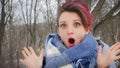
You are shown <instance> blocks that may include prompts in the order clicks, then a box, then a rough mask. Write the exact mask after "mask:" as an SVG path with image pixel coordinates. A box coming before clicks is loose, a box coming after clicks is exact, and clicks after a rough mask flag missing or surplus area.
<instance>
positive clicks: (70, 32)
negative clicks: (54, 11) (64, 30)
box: [68, 27, 73, 35]
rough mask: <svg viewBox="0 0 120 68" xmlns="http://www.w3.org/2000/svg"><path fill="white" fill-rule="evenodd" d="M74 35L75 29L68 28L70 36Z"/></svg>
mask: <svg viewBox="0 0 120 68" xmlns="http://www.w3.org/2000/svg"><path fill="white" fill-rule="evenodd" d="M72 34H73V29H72V27H69V28H68V35H72Z"/></svg>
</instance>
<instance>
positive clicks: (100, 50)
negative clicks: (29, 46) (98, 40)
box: [98, 45, 102, 55]
mask: <svg viewBox="0 0 120 68" xmlns="http://www.w3.org/2000/svg"><path fill="white" fill-rule="evenodd" d="M101 53H102V47H101V45H99V46H98V55H99V54H101Z"/></svg>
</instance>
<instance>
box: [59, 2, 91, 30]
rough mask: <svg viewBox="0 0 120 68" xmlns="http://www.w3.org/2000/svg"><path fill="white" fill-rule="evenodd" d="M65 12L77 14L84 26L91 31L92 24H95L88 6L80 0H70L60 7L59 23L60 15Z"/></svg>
mask: <svg viewBox="0 0 120 68" xmlns="http://www.w3.org/2000/svg"><path fill="white" fill-rule="evenodd" d="M64 11H68V12H75V13H77V14H78V15H79V17H80V18H81V20H82V24H83V26H84V27H85V29H86V30H89V29H90V28H91V26H92V23H93V21H92V15H91V13H90V11H89V8H88V6H87V5H86V4H85V3H83V2H81V1H79V0H75V1H70V0H69V1H67V2H65V3H63V4H62V5H60V6H59V11H58V21H59V17H60V15H61V14H62V13H63V12H64ZM58 25H59V24H58Z"/></svg>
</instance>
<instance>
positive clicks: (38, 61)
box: [20, 47, 44, 68]
mask: <svg viewBox="0 0 120 68" xmlns="http://www.w3.org/2000/svg"><path fill="white" fill-rule="evenodd" d="M21 52H22V55H23V56H24V59H20V62H21V63H22V64H24V65H26V66H27V68H42V61H43V54H44V49H42V50H41V51H40V55H39V56H37V55H36V54H35V51H34V50H33V48H32V47H28V48H25V47H24V48H23V50H22V51H21Z"/></svg>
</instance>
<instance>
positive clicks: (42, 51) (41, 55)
mask: <svg viewBox="0 0 120 68" xmlns="http://www.w3.org/2000/svg"><path fill="white" fill-rule="evenodd" d="M43 55H44V49H43V48H42V50H41V51H40V55H39V58H40V59H43Z"/></svg>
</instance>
